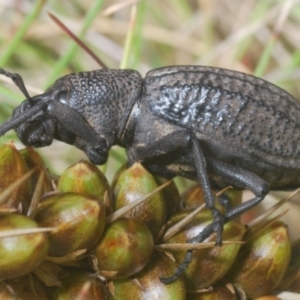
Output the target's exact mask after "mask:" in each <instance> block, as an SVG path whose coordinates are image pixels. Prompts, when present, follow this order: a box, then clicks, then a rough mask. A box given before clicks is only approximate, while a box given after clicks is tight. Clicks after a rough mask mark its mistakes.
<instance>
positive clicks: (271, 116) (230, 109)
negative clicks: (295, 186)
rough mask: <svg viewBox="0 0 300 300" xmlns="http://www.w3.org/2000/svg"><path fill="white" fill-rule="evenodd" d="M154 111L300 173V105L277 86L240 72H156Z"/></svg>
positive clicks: (152, 78)
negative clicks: (297, 169)
mask: <svg viewBox="0 0 300 300" xmlns="http://www.w3.org/2000/svg"><path fill="white" fill-rule="evenodd" d="M145 88H146V91H145V93H146V94H147V93H149V94H151V98H152V99H153V101H151V103H150V106H151V107H150V109H151V110H152V111H153V113H154V114H155V115H157V116H159V117H161V118H164V119H167V120H168V121H170V122H171V123H173V124H175V125H178V126H181V127H184V128H187V129H190V130H191V131H192V132H194V133H196V135H197V137H198V138H199V139H202V140H208V141H214V142H215V143H216V144H220V145H221V147H222V148H223V149H224V151H226V147H228V148H229V149H231V152H232V153H234V152H241V151H243V152H244V153H246V155H248V156H250V155H252V156H253V157H256V158H257V159H259V160H261V161H264V162H266V163H269V164H272V165H276V166H280V167H283V168H299V167H300V143H299V140H300V103H299V102H298V101H297V100H296V99H295V98H293V97H292V96H291V95H290V94H288V93H287V92H285V91H284V90H282V89H280V88H278V87H277V86H275V85H273V84H271V83H269V82H267V81H265V80H262V79H259V78H256V77H253V76H250V75H247V74H243V73H240V72H235V71H230V70H225V69H219V68H212V67H201V66H178V67H165V68H160V69H156V70H153V71H150V72H149V73H148V74H147V76H146V79H145Z"/></svg>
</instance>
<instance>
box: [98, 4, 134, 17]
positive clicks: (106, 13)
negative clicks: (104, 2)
mask: <svg viewBox="0 0 300 300" xmlns="http://www.w3.org/2000/svg"><path fill="white" fill-rule="evenodd" d="M139 1H140V0H127V1H123V2H120V3H116V4H113V5H111V6H109V7H108V8H107V9H105V10H104V11H103V13H102V15H103V16H105V17H107V16H109V15H111V14H113V13H115V12H117V11H119V10H121V9H123V8H125V7H127V6H129V5H132V4H136V3H138V2H139Z"/></svg>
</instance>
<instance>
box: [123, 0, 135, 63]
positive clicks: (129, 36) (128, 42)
mask: <svg viewBox="0 0 300 300" xmlns="http://www.w3.org/2000/svg"><path fill="white" fill-rule="evenodd" d="M136 14H137V7H136V4H134V5H133V6H132V8H131V14H130V21H129V28H128V31H127V34H126V41H125V46H124V54H123V57H122V61H121V65H120V69H126V68H127V67H128V61H129V56H130V51H131V49H132V46H133V45H132V41H133V34H134V28H135V22H136Z"/></svg>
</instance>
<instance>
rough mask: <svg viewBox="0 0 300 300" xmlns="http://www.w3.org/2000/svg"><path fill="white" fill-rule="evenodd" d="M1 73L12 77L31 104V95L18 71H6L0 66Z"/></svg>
mask: <svg viewBox="0 0 300 300" xmlns="http://www.w3.org/2000/svg"><path fill="white" fill-rule="evenodd" d="M0 74H2V75H5V76H6V77H9V78H11V79H12V81H13V82H14V83H15V85H16V86H17V87H18V88H19V89H20V91H21V92H22V94H23V95H24V96H25V97H26V99H27V100H28V101H29V103H30V104H32V100H31V97H30V96H29V94H28V92H27V90H26V87H25V84H24V81H23V79H22V77H21V76H20V75H19V74H18V73H10V72H8V71H5V70H4V69H2V68H0Z"/></svg>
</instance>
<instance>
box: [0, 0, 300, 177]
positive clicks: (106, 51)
mask: <svg viewBox="0 0 300 300" xmlns="http://www.w3.org/2000/svg"><path fill="white" fill-rule="evenodd" d="M132 3H137V5H136V7H135V9H133V8H132V7H133V5H132ZM115 5H117V6H115ZM110 9H112V10H110ZM47 12H51V13H53V14H54V15H55V16H57V17H58V18H59V19H60V20H61V21H62V22H64V23H65V25H67V26H68V27H69V28H70V29H71V30H72V31H73V32H74V33H76V34H77V35H78V36H80V37H81V38H82V39H83V40H84V41H85V43H86V44H87V45H88V46H89V47H90V48H91V49H92V50H93V51H95V52H96V53H97V55H98V56H99V57H100V58H101V59H102V60H103V61H104V62H105V63H106V64H107V65H108V66H109V67H110V68H119V67H120V66H121V67H123V68H134V69H137V70H139V71H140V72H141V73H142V74H143V75H144V74H145V73H146V72H147V71H148V70H150V69H153V68H157V67H162V66H166V65H183V64H191V65H211V66H218V67H223V68H229V69H234V70H239V71H243V72H246V73H250V74H255V75H258V76H261V77H263V78H265V79H267V80H269V81H271V82H273V83H275V84H277V85H279V86H281V87H283V88H285V89H287V90H288V91H290V92H291V93H292V94H293V95H294V96H295V97H296V98H298V99H300V85H299V84H298V82H299V77H300V72H299V68H298V65H299V63H300V51H299V45H300V35H299V32H300V1H296V0H272V1H270V0H247V1H240V0H230V1H223V0H198V1H196V0H189V1H184V0H166V1H158V0H153V1H146V0H141V1H132V0H131V1H130V0H122V1H115V0H114V1H111V0H110V1H108V0H102V1H101V0H85V1H80V0H73V1H59V0H48V1H46V0H43V1H42V0H36V1H29V0H14V1H12V0H2V1H1V2H0V24H1V31H0V67H3V68H5V69H7V70H9V71H11V72H18V73H20V74H21V75H22V77H23V78H24V81H25V82H26V84H27V85H28V90H29V93H30V94H31V95H34V94H36V93H39V92H40V91H43V90H45V88H46V87H47V86H49V85H50V84H51V83H52V82H53V81H54V80H55V79H56V78H59V77H60V76H62V75H64V74H67V73H70V72H74V71H75V72H77V71H84V70H91V69H96V68H99V66H98V65H97V64H96V62H95V61H94V60H93V59H92V58H91V57H89V56H88V55H87V54H86V53H85V52H84V51H83V50H82V49H79V48H78V46H76V45H75V43H74V42H73V41H72V40H71V39H70V38H69V37H68V36H66V34H65V33H64V32H62V30H61V29H60V28H59V27H58V26H57V25H56V24H55V23H54V22H53V21H52V20H51V19H50V17H49V16H48V14H47ZM124 49H125V50H124ZM5 81H6V82H4V81H2V77H1V83H0V122H1V123H2V122H3V121H4V120H6V119H7V118H8V117H9V116H10V114H11V112H12V109H13V108H14V107H15V106H17V105H18V104H19V103H20V102H21V101H22V100H23V99H24V97H23V96H22V95H21V93H20V92H19V91H18V90H17V89H16V87H15V86H14V85H13V84H11V82H10V80H9V79H7V78H6V79H5ZM7 82H8V83H7ZM12 138H14V139H15V134H14V133H13V131H10V132H9V133H8V134H6V136H5V137H1V138H0V141H1V143H4V142H6V141H7V140H9V139H12ZM41 151H42V152H44V153H45V152H46V155H45V154H44V157H47V158H48V159H49V161H51V165H49V167H50V169H51V170H52V171H54V172H58V173H60V172H61V171H62V170H64V169H65V168H66V166H68V165H69V164H70V163H73V162H75V161H78V159H80V158H81V157H84V154H83V153H82V152H80V151H77V150H76V149H74V147H69V146H67V145H65V144H62V143H58V142H57V143H54V144H53V145H51V146H50V147H46V148H45V149H42V150H41ZM124 160H125V156H124V151H121V152H120V150H119V149H118V148H116V149H113V151H112V155H111V157H110V159H109V163H108V168H107V169H108V172H109V169H110V166H111V165H113V166H114V165H117V166H119V165H121V164H122V163H123V162H124Z"/></svg>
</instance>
